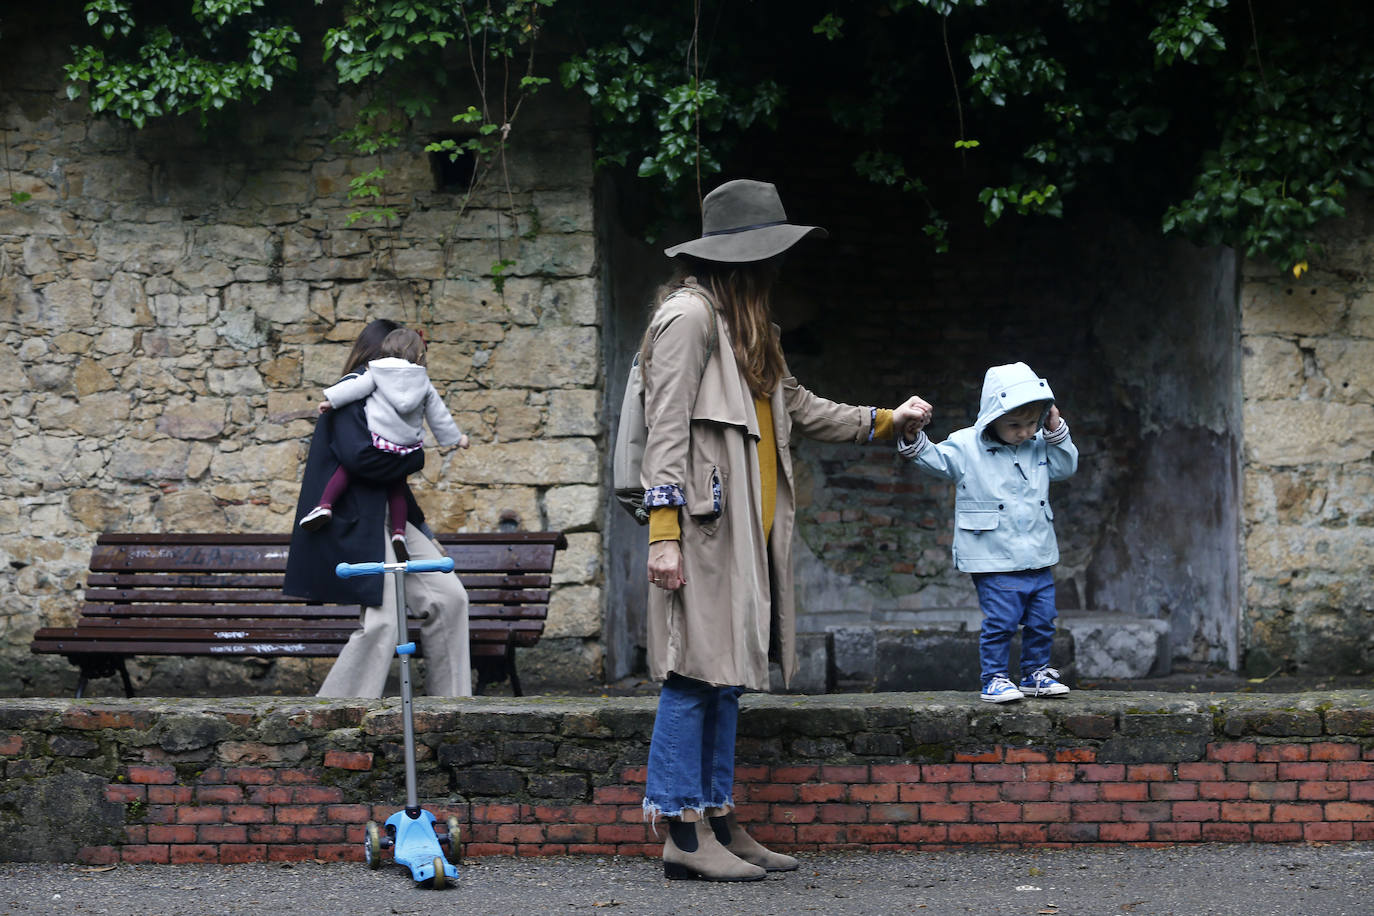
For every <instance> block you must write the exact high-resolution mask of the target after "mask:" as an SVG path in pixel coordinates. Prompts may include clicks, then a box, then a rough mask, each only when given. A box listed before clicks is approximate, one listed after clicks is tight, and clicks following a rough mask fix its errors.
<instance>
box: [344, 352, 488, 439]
mask: <svg viewBox="0 0 1374 916" xmlns="http://www.w3.org/2000/svg"><path fill="white" fill-rule="evenodd" d="M324 397H325V400H327V401H328V402H329V403H330V404H331V405H332V406H334V407H342V406H344V405H345V404H351V403H353V402H354V401H358V400H362V399H363V398H367V403H366V404H364V405H363V412H364V413H365V414H366V415H367V428H368V429H369V430H370V431H371V432H372V433H373V434H375V435H377V436H380V437H381V438H383V439H385V440H386V441H387V442H389V443H391V444H393V445H397V446H401V447H403V448H417V447H419V446H420V445H421V444H422V443H423V441H424V432H425V430H424V423H425V421H426V420H428V421H429V428H430V429H431V430H432V431H433V432H434V438H435V440H436V441H438V443H439V444H440V445H457V444H458V440H459V439H461V438H462V436H463V434H462V432H461V431H460V430H459V429H458V424H457V423H455V422H453V415H452V414H450V413H449V412H448V408H447V407H445V406H444V402H443V400H442V399H441V398H440V397H439V392H437V391H435V390H434V386H433V385H432V384H430V381H429V374H428V373H426V372H425V367H424V366H418V365H416V364H415V363H412V362H409V361H407V360H404V359H400V358H398V357H394V356H387V357H383V358H382V359H374V360H372V361H371V362H369V363H368V364H367V371H366V372H364V373H362V374H361V375H354V376H349V377H347V378H345V379H344V380H343V381H341V382H338V383H337V384H335V385H331V386H330V387H328V388H326V389H325V390H324Z"/></svg>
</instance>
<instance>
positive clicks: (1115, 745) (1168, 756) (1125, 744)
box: [1097, 735, 1211, 763]
mask: <svg viewBox="0 0 1374 916" xmlns="http://www.w3.org/2000/svg"><path fill="white" fill-rule="evenodd" d="M1209 741H1211V737H1210V736H1202V735H1193V736H1190V735H1177V736H1162V735H1158V736H1146V737H1138V738H1127V737H1124V736H1117V737H1115V738H1108V739H1107V740H1106V741H1104V742H1102V747H1101V748H1099V749H1098V751H1097V762H1098V763H1182V762H1185V761H1187V762H1191V761H1195V760H1202V759H1203V757H1204V756H1205V755H1206V753H1207V744H1208V742H1209Z"/></svg>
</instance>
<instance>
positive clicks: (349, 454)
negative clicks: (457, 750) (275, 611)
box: [283, 318, 472, 697]
mask: <svg viewBox="0 0 1374 916" xmlns="http://www.w3.org/2000/svg"><path fill="white" fill-rule="evenodd" d="M398 328H400V325H399V324H397V323H396V322H394V321H390V320H387V319H385V318H381V319H377V320H375V321H372V322H370V323H369V324H368V325H367V327H365V328H364V329H363V331H362V333H360V334H359V335H358V339H357V341H356V342H355V343H354V345H353V349H352V351H351V352H350V353H349V355H348V359H347V360H346V362H345V364H344V371H343V378H344V379H349V378H350V377H354V378H356V377H358V376H359V375H361V373H362V372H363V371H365V370H366V368H367V364H368V363H369V362H372V361H373V360H376V359H378V358H380V357H381V356H382V343H383V341H384V340H385V339H386V338H387V336H388V335H389V334H390V333H391V332H392V331H395V330H397V329H398ZM365 403H366V401H365V400H357V401H352V402H351V403H348V404H344V405H341V406H339V407H338V408H337V409H334V410H330V411H328V412H325V413H321V414H320V418H319V420H317V421H316V425H315V434H314V436H313V438H312V439H311V442H310V452H309V455H308V456H307V457H306V463H305V474H304V477H303V479H302V482H301V492H300V498H299V499H298V501H297V505H296V515H295V519H296V522H297V524H295V525H293V526H292V533H291V551H290V554H289V555H288V557H287V560H286V582H285V585H284V586H283V591H285V592H286V593H287V594H289V595H296V596H299V597H303V598H308V599H310V600H313V601H319V602H322V603H326V604H357V605H361V606H362V621H361V626H360V627H359V628H358V629H357V630H355V631H354V633H353V635H352V636H351V637H349V640H348V642H347V643H346V644H345V645H344V648H343V651H341V652H340V653H339V657H338V659H337V661H335V663H334V667H333V668H331V669H330V671H329V675H328V676H327V677H326V678H325V680H324V683H323V684H322V685H321V687H320V690H319V694H318V695H319V696H322V697H380V696H381V695H382V690H383V688H384V687H385V685H386V679H387V675H388V673H389V672H390V670H391V660H392V658H394V657H395V652H396V646H397V644H398V642H399V641H398V640H397V638H396V637H397V633H396V604H395V602H396V589H395V588H394V586H392V584H391V582H390V580H389V579H388V578H387V577H384V576H359V577H356V578H350V579H341V578H339V577H338V576H336V575H335V574H334V567H335V565H337V564H338V563H340V562H347V563H358V562H368V561H376V560H378V559H382V560H384V561H385V562H388V563H393V562H396V551H395V549H394V548H393V545H392V540H391V538H392V535H393V533H394V532H393V528H392V526H391V525H390V524H389V522H390V521H391V519H390V514H391V513H390V511H389V509H388V492H389V491H390V490H391V489H392V488H393V487H394V486H396V485H399V486H401V487H404V494H403V495H404V500H405V510H406V517H405V522H404V529H403V532H404V548H405V550H406V553H407V554H408V555H409V558H410V559H412V560H421V559H431V558H440V557H442V556H444V553H443V552H442V551H441V550H440V548H439V545H437V544H436V543H435V542H434V540H433V532H431V531H430V530H429V528H428V527H427V526H426V525H425V520H424V513H422V512H421V511H420V507H419V506H418V505H417V504H416V502H415V498H414V496H413V495H412V494H411V492H410V488H409V487H408V486H406V485H405V478H406V477H407V476H408V475H410V474H413V473H415V472H416V471H418V470H420V468H422V467H423V466H424V460H425V459H424V451H423V450H420V449H415V450H412V451H408V452H405V453H397V452H393V451H388V450H385V449H380V448H378V447H376V445H374V441H373V436H372V433H371V432H370V431H369V429H368V419H367V415H366V412H365V407H364V405H365ZM340 467H343V468H344V469H346V471H347V474H348V478H349V479H348V484H347V486H346V488H344V489H342V490H341V492H340V493H339V495H338V496H337V498H336V499H335V500H334V502H333V505H332V506H331V507H330V510H331V512H330V517H329V520H328V524H325V525H322V526H319V527H316V528H314V530H308V529H307V528H305V527H302V526H301V525H300V524H299V523H300V521H301V520H302V519H303V518H304V517H305V516H306V515H307V514H309V513H310V512H311V511H313V509H314V508H316V507H317V506H318V505H319V503H320V502H321V499H322V495H323V493H324V490H325V487H326V486H327V484H328V482H329V481H330V480H331V479H332V478H333V475H334V473H335V471H336V470H338V469H339V468H340ZM405 586H406V603H407V604H408V605H409V607H410V611H411V613H412V614H413V615H417V616H420V617H422V618H423V619H424V622H423V624H422V625H421V634H422V643H421V644H422V645H423V646H424V653H425V691H426V693H428V694H429V695H430V696H472V669H471V663H470V660H469V657H468V597H467V592H466V591H465V590H464V589H463V583H462V582H460V581H459V580H458V577H457V576H456V575H454V574H453V573H435V572H427V573H415V574H411V575H407V576H406V583H405Z"/></svg>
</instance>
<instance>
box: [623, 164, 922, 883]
mask: <svg viewBox="0 0 1374 916" xmlns="http://www.w3.org/2000/svg"><path fill="white" fill-rule="evenodd" d="M825 234H826V233H825V230H824V229H821V228H819V227H816V226H801V225H795V224H792V223H790V222H788V220H787V214H786V213H785V212H784V211H783V207H782V201H781V200H780V199H779V197H778V192H777V189H776V188H775V187H774V186H773V185H771V184H769V183H767V182H762V181H750V180H737V181H730V182H726V183H725V184H723V185H721V186H720V187H718V188H716V189H715V190H714V191H712V192H711V193H710V194H708V195H707V196H706V198H705V200H704V201H703V202H702V234H701V237H700V238H698V239H693V240H692V241H688V242H684V243H682V244H681V245H676V246H674V247H672V248H669V249H667V251H666V254H668V255H669V256H670V257H675V258H677V260H678V262H679V272H678V275H677V279H675V280H674V281H673V282H671V283H669V284H668V285H667V286H665V287H664V288H663V290H661V291H660V294H659V296H658V298H657V305H656V307H655V310H654V314H653V317H652V319H651V321H650V324H649V329H648V331H647V332H646V334H645V339H644V346H643V348H642V352H643V358H644V391H645V393H644V400H645V417H646V421H647V424H648V436H647V439H646V443H645V451H644V463H643V480H642V483H643V485H644V488H645V497H644V501H645V505H646V507H647V508H648V509H649V513H650V521H649V541H650V543H649V562H648V579H649V605H648V644H649V645H648V651H649V668H650V673H651V674H652V676H653V677H654V678H655V679H656V680H661V681H663V687H662V690H661V692H660V694H659V704H658V715H657V717H656V719H655V721H654V735H653V741H652V743H651V745H650V749H649V766H648V776H647V784H646V786H645V794H644V810H645V813H646V816H648V817H650V818H653V819H656V818H658V817H664V818H667V820H668V836H667V839H666V842H665V843H664V847H663V863H664V873H665V874H666V875H667V876H668V877H669V878H700V879H705V880H713V881H753V880H758V879H760V878H762V877H763V876H764V875H765V873H766V872H767V871H790V870H792V869H794V868H796V867H797V862H796V860H795V859H793V858H792V857H790V856H786V855H781V854H778V853H775V852H771V851H770V850H768V849H765V848H764V847H763V846H761V845H760V844H759V843H757V842H756V841H755V840H753V839H752V838H751V837H750V836H749V835H748V834H747V833H746V832H745V831H744V829H743V828H742V827H741V826H740V824H739V822H738V821H737V820H736V818H735V814H734V770H735V725H736V721H737V719H738V716H739V697H740V694H741V693H743V692H744V690H746V689H748V690H767V689H768V663H769V651H770V646H771V647H772V648H773V650H774V651H775V653H776V660H777V661H778V662H779V664H780V666H781V669H782V676H783V680H784V682H785V683H786V682H787V681H790V679H791V677H792V674H793V672H794V671H795V669H796V651H795V629H794V620H793V616H794V602H793V594H792V591H793V582H792V528H793V520H794V514H795V513H794V507H793V477H792V456H791V453H790V451H789V448H788V443H789V440H790V437H791V436H792V434H793V433H799V434H800V435H802V436H806V437H808V438H813V439H820V440H823V441H827V442H869V441H872V440H874V439H891V438H892V437H893V429H894V426H896V427H899V428H900V427H905V426H906V425H907V424H908V423H911V424H917V425H924V424H925V423H926V422H928V420H929V417H930V405H929V404H927V403H926V402H925V401H923V400H921V399H920V398H918V397H912V398H910V399H908V400H907V401H906V402H905V403H904V404H902V405H901V406H900V407H898V408H897V409H896V410H895V411H894V410H883V409H878V408H874V407H855V406H851V405H848V404H839V403H836V402H834V401H828V400H825V399H824V398H820V397H818V396H816V395H814V394H812V393H811V392H810V391H808V390H807V389H805V388H803V387H802V386H801V385H799V384H798V383H797V380H796V379H795V378H793V377H792V374H791V372H790V371H789V370H788V368H787V363H786V361H785V360H784V358H783V354H782V349H781V347H780V345H779V342H778V329H777V327H776V326H775V325H774V324H773V323H772V319H771V310H770V305H769V298H770V293H771V290H772V287H773V282H774V280H775V279H776V277H777V275H778V268H779V266H780V260H781V259H780V258H779V257H778V256H779V255H781V254H782V253H783V252H785V251H787V250H788V249H789V248H791V247H792V246H793V245H795V244H796V243H797V242H799V241H801V240H802V239H803V238H806V237H807V236H811V235H815V236H818V237H824V236H825Z"/></svg>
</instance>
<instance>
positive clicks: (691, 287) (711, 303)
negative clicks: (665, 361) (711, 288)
mask: <svg viewBox="0 0 1374 916" xmlns="http://www.w3.org/2000/svg"><path fill="white" fill-rule="evenodd" d="M681 293H691V294H693V295H696V296H699V297H700V298H701V300H702V301H703V302H705V303H706V309H707V311H708V312H710V315H711V336H710V337H709V338H707V340H706V358H705V359H704V360H702V361H701V375H699V376H698V377H697V388H698V389H700V388H701V380H702V379H704V378H706V367H707V366H709V365H710V364H711V356H712V355H713V354H714V353H715V352H716V347H717V346H718V339H719V337H720V324H719V323H718V322H717V320H716V300H715V299H714V298H713V297H712V296H711V294H710V293H709V292H707V291H706V288H705V287H703V286H700V285H698V284H697V283H696V282H695V281H694V280H693V279H692V278H690V277H689V278H688V279H687V280H686V281H685V282H684V283H683V284H682V286H680V287H678V288H677V289H675V290H673V291H672V292H671V293H669V294H668V295H666V296H664V297H663V301H664V302H667V301H668V300H669V299H671V298H673V297H674V296H676V295H679V294H681ZM636 358H638V357H636Z"/></svg>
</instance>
